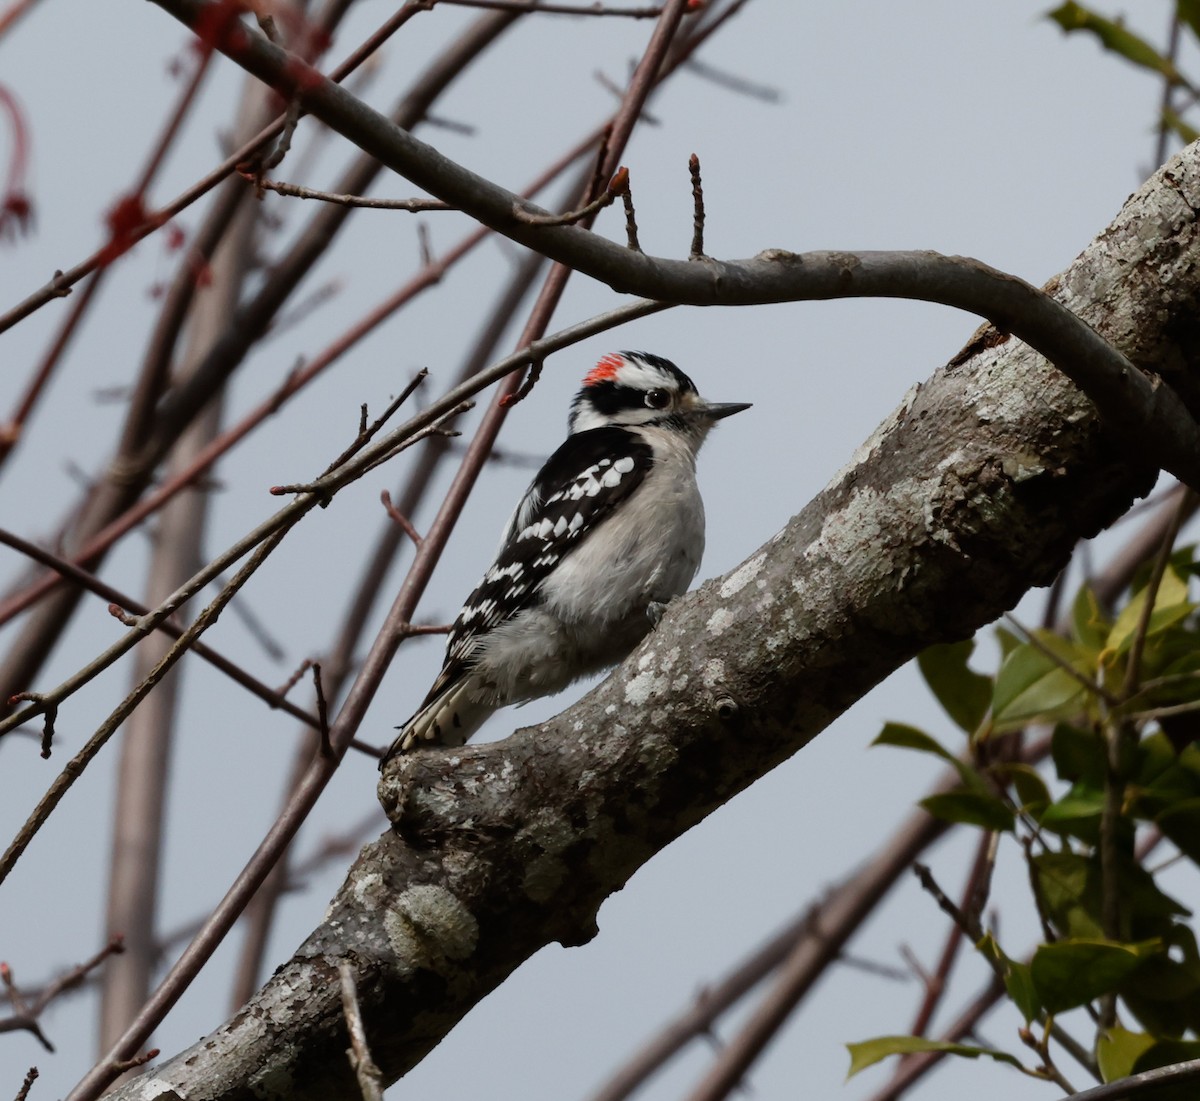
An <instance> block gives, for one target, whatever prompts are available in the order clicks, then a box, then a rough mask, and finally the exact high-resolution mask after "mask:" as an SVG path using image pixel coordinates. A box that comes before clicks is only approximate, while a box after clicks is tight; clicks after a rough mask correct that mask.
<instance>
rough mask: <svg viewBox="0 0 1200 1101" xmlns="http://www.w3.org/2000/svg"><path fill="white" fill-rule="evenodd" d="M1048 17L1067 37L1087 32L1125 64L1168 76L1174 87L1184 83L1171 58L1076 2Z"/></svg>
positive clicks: (1058, 8) (1060, 7) (1051, 13)
mask: <svg viewBox="0 0 1200 1101" xmlns="http://www.w3.org/2000/svg"><path fill="white" fill-rule="evenodd" d="M1047 15H1048V17H1049V18H1050V19H1053V20H1054V22H1055V23H1057V24H1058V25H1059V26H1060V27H1062V29H1063V30H1064V31H1065V32H1067V33H1068V34H1070V33H1071V32H1072V31H1084V32H1086V33H1088V34H1092V35H1095V37H1096V38H1097V39H1098V40H1099V41H1100V44H1101V45H1102V46H1103V47H1104V48H1105V49H1106V50H1111V51H1112V52H1113V53H1115V54H1119V55H1120V56H1121V57H1123V58H1125V60H1126V61H1129V62H1132V63H1133V64H1134V65H1138V66H1140V67H1141V68H1143V69H1149V70H1150V71H1151V72H1153V73H1158V74H1159V75H1160V76H1165V77H1167V78H1168V79H1169V80H1171V81H1172V82H1174V83H1180V82H1181V80H1182V78H1181V77H1180V76H1179V73H1178V71H1177V70H1176V68H1175V66H1174V65H1173V64H1172V63H1171V61H1170V59H1169V58H1166V57H1163V55H1162V54H1160V53H1159V52H1158V51H1157V50H1156V49H1155V48H1154V47H1153V46H1151V45H1150V43H1149V42H1147V41H1146V40H1145V39H1144V38H1141V37H1139V36H1138V35H1136V34H1134V33H1133V32H1132V31H1129V30H1126V29H1125V26H1124V24H1122V23H1120V22H1118V21H1115V20H1112V19H1105V18H1104V16H1102V15H1097V14H1096V13H1095V12H1093V11H1089V10H1088V9H1087V8H1085V7H1083V6H1082V5H1080V4H1076V3H1074V2H1073V0H1072V2H1068V3H1066V4H1062V5H1060V6H1059V7H1057V8H1055V9H1054V11H1052V12H1047Z"/></svg>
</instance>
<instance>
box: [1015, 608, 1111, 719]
mask: <svg viewBox="0 0 1200 1101" xmlns="http://www.w3.org/2000/svg"><path fill="white" fill-rule="evenodd" d="M1033 635H1034V637H1035V638H1036V639H1037V641H1038V642H1039V643H1040V645H1038V646H1035V645H1033V644H1032V643H1025V644H1023V645H1021V646H1018V647H1017V648H1016V649H1015V650H1014V651H1013V652H1012V653H1011V654H1009V655H1008V657H1006V658H1005V659H1004V664H1003V665H1001V666H1000V672H999V674H998V675H997V677H996V687H995V691H994V693H993V697H992V721H993V723H994V724H995V727H996V729H997V730H1013V729H1016V728H1018V727H1021V726H1024V725H1025V724H1026V723H1028V722H1031V721H1033V720H1037V721H1039V722H1052V721H1053V720H1055V719H1064V718H1069V717H1070V716H1072V715H1075V714H1077V713H1078V712H1079V711H1080V710H1082V708H1083V704H1084V702H1085V700H1086V699H1087V695H1088V690H1087V686H1086V684H1084V683H1081V682H1080V679H1079V677H1083V678H1084V680H1085V681H1086V680H1088V679H1089V677H1090V674H1091V673H1092V670H1093V668H1094V664H1093V662H1092V661H1090V660H1089V659H1088V657H1087V655H1085V654H1084V653H1083V652H1082V651H1080V650H1079V649H1078V647H1076V646H1075V644H1074V643H1071V642H1069V641H1067V640H1066V639H1064V638H1060V637H1059V636H1058V635H1055V634H1053V633H1052V632H1050V631H1040V630H1039V631H1034V632H1033ZM1071 670H1074V672H1075V673H1076V674H1078V676H1076V675H1072V672H1071Z"/></svg>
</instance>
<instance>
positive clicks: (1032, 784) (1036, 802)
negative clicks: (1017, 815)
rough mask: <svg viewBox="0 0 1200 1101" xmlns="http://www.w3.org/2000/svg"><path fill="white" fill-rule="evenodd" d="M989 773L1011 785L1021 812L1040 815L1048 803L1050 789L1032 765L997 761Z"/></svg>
mask: <svg viewBox="0 0 1200 1101" xmlns="http://www.w3.org/2000/svg"><path fill="white" fill-rule="evenodd" d="M989 771H990V772H991V773H992V774H993V775H994V776H997V777H999V778H1001V779H1005V780H1007V781H1008V782H1009V783H1010V784H1011V785H1012V788H1013V792H1014V794H1015V795H1016V797H1017V799H1016V801H1017V803H1018V805H1019V806H1020V808H1021V810H1023V811H1025V812H1027V813H1029V814H1041V813H1042V811H1043V810H1044V809H1045V807H1046V805H1047V804H1048V803H1049V802H1050V789H1049V788H1048V787H1047V786H1046V781H1045V780H1043V779H1042V775H1041V773H1040V772H1038V770H1037V769H1036V768H1034V767H1033V766H1032V765H1027V764H1025V763H1023V762H1021V761H998V762H997V763H996V764H994V765H992V766H991V768H990V769H989Z"/></svg>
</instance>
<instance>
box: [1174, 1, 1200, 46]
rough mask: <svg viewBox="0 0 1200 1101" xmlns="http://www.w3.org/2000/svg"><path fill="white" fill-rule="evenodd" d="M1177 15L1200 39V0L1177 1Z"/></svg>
mask: <svg viewBox="0 0 1200 1101" xmlns="http://www.w3.org/2000/svg"><path fill="white" fill-rule="evenodd" d="M1175 14H1176V15H1178V16H1179V18H1180V19H1181V20H1182V21H1183V22H1184V23H1186V24H1187V25H1188V27H1189V28H1190V29H1191V32H1192V34H1194V35H1195V36H1196V37H1197V38H1200V0H1175Z"/></svg>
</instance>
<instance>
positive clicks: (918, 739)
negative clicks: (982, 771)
mask: <svg viewBox="0 0 1200 1101" xmlns="http://www.w3.org/2000/svg"><path fill="white" fill-rule="evenodd" d="M871 745H873V746H876V745H890V746H895V747H896V748H898V749H915V750H917V751H918V752H919V753H931V754H933V756H935V757H940V758H941V759H942V760H943V761H946V762H948V763H949V764H951V765H953V766H954V767H955V768H956V769H957V770H958V774H959V776H961V777H962V781H963V783H964V784H966V785H967V787H968V788H970V789H971V790H972V791H978V792H980V793H981V794H984V795H990V794H991V789H990V788H989V787H988V785H987V782H986V781H985V780H984V779H983V777H982V776H980V775H979V773H978V772H976V771H975V769H973V768H972V767H971V766H970V765H969V764H967V763H966V761H960V760H959V759H958V758H957V757H956V756H955V755H954V754H953V753H951V752H950V751H949V750H948V749H947V748H946V747H945V746H943V745H942V743H941V742H939V741H938V740H937V739H936V738H933V737H931V736H930V735H928V734H926V733H925V731H924V730H918V729H917V728H916V727H915V726H908V725H907V724H905V723H885V724H884V727H883V729H882V730H881V731H880V732H879V734H878V735H877V736H876V738H875V740H874V741H873V742H872V743H871Z"/></svg>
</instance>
